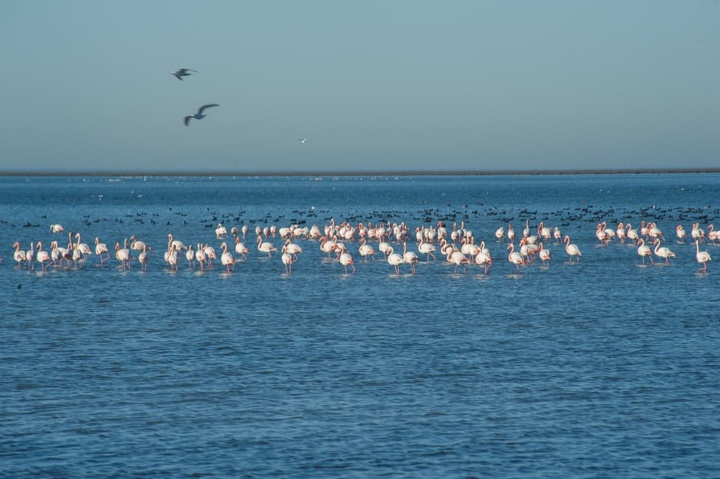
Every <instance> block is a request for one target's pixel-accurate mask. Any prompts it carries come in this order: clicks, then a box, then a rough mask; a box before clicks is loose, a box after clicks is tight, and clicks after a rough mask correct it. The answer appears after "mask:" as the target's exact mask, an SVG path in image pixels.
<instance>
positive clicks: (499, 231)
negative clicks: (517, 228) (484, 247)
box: [495, 226, 505, 241]
mask: <svg viewBox="0 0 720 479" xmlns="http://www.w3.org/2000/svg"><path fill="white" fill-rule="evenodd" d="M495 237H496V238H497V240H498V241H502V240H503V239H504V238H505V228H503V227H502V226H501V227H500V228H498V229H496V230H495Z"/></svg>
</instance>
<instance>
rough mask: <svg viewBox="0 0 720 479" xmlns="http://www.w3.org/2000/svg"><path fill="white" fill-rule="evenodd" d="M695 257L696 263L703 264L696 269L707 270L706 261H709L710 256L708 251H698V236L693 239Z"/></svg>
mask: <svg viewBox="0 0 720 479" xmlns="http://www.w3.org/2000/svg"><path fill="white" fill-rule="evenodd" d="M695 259H696V260H697V262H698V263H701V264H702V265H703V267H702V268H700V269H699V270H698V271H703V272H707V264H708V261H711V260H712V258H711V257H710V253H708V252H707V251H700V240H699V238H697V239H695Z"/></svg>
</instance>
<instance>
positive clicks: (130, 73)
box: [0, 0, 720, 172]
mask: <svg viewBox="0 0 720 479" xmlns="http://www.w3.org/2000/svg"><path fill="white" fill-rule="evenodd" d="M0 54H1V57H0V58H2V65H3V72H2V80H1V82H2V83H1V84H2V88H1V89H0V98H1V99H2V105H3V109H4V112H3V115H2V116H0V170H45V169H53V170H138V169H141V170H178V171H185V170H237V171H258V170H259V171H273V172H274V171H298V170H302V171H308V170H309V171H323V170H334V171H337V170H346V171H347V170H466V169H470V170H495V169H527V168H530V169H575V168H653V167H658V168H673V167H717V166H719V165H720V162H719V161H718V159H720V134H719V133H718V131H719V130H718V128H719V127H720V2H718V1H714V0H713V1H703V0H698V1H680V0H676V1H664V0H646V1H640V0H636V1H582V0H567V1H535V0H533V1H507V0H502V1H500V0H498V1H481V0H474V1H473V0H468V1H447V2H439V1H426V0H405V1H400V0H396V1H391V0H388V1H362V2H349V1H340V0H324V1H312V0H309V1H298V0H292V1H289V0H288V1H281V0H278V1H256V2H242V1H233V0H227V1H212V0H210V1H198V0H189V1H185V0H167V1H157V0H142V1H140V0H128V1H101V0H84V1H77V0H65V1H54V0H47V1H40V0H3V1H2V2H0ZM180 67H187V68H192V69H194V70H197V71H198V73H196V74H193V75H192V76H190V77H186V79H185V81H178V80H177V79H176V78H174V77H173V76H172V75H170V72H171V71H172V70H174V69H177V68H180ZM205 103H219V104H220V107H218V108H214V109H210V110H209V111H207V113H208V116H207V118H205V119H203V120H201V121H195V120H193V121H192V122H191V123H190V126H189V127H186V126H184V125H183V121H182V120H183V117H184V116H185V115H187V114H191V113H194V112H195V111H196V109H197V107H199V106H200V105H202V104H205ZM301 137H306V138H307V142H306V143H305V144H300V143H299V142H298V141H297V139H298V138H301Z"/></svg>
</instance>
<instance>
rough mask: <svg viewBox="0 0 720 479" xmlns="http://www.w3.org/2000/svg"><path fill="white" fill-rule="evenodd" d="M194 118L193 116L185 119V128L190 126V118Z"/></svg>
mask: <svg viewBox="0 0 720 479" xmlns="http://www.w3.org/2000/svg"><path fill="white" fill-rule="evenodd" d="M192 117H193V116H192V115H188V116H186V117H185V120H183V121H184V122H185V126H188V125H189V124H190V118H192Z"/></svg>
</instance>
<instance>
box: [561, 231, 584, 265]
mask: <svg viewBox="0 0 720 479" xmlns="http://www.w3.org/2000/svg"><path fill="white" fill-rule="evenodd" d="M565 252H566V253H567V254H569V255H570V261H572V259H573V257H576V258H577V260H578V261H580V256H582V253H581V252H580V248H578V247H577V245H574V244H571V243H570V236H568V235H565Z"/></svg>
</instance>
